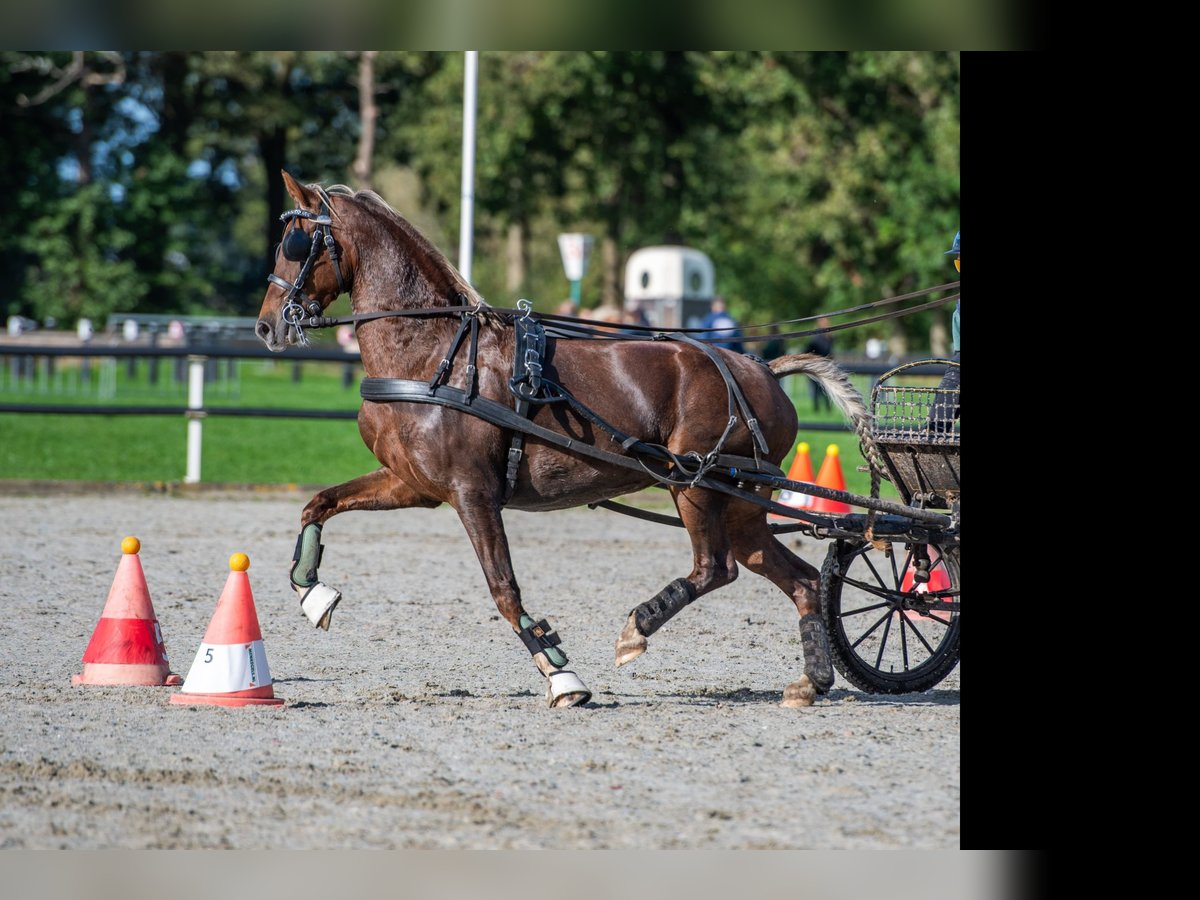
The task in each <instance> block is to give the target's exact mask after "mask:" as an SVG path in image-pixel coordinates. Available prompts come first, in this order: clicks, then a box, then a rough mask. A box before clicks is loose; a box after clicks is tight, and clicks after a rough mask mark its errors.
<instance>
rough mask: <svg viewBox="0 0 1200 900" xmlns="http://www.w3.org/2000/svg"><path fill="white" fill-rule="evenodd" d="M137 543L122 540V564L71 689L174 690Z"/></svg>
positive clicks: (175, 679)
mask: <svg viewBox="0 0 1200 900" xmlns="http://www.w3.org/2000/svg"><path fill="white" fill-rule="evenodd" d="M141 549H142V544H141V541H139V540H138V539H137V538H135V537H127V538H125V540H123V541H121V554H122V555H121V562H120V563H119V564H118V565H117V574H116V577H115V578H113V583H112V587H111V588H110V589H109V592H108V600H107V601H106V602H105V604H104V612H102V613H101V614H100V621H99V623H98V624H97V625H96V629H95V631H93V632H92V639H91V640H90V641H89V642H88V645H87V649H86V650H84V651H83V672H81V673H80V674H79V675H72V676H71V684H99V685H176V684H181V683H182V681H183V679H181V678H180V677H179V676H178V675H175V674H172V672H171V664H170V663H169V662H167V647H166V644H165V642H164V641H163V636H162V629H161V628H159V627H158V619H157V618H156V617H155V615H154V604H152V603H151V602H150V591H149V589H148V588H147V587H146V575H145V573H143V572H142V563H141V560H140V559H139V558H138V551H139V550H141Z"/></svg>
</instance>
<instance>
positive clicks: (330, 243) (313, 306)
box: [267, 203, 349, 345]
mask: <svg viewBox="0 0 1200 900" xmlns="http://www.w3.org/2000/svg"><path fill="white" fill-rule="evenodd" d="M293 219H310V220H312V222H313V223H314V224H315V225H316V226H317V227H316V228H315V229H313V234H312V240H311V241H310V240H309V237H308V234H307V232H305V231H304V229H303V228H301V227H300V225H299V223H297V224H295V225H293V226H292V227H291V228H288V227H287V226H288V223H289V222H291V221H292V220H293ZM279 220H280V221H281V222H283V223H284V228H285V229H286V231H285V234H284V236H283V243H282V245H281V247H282V249H283V255H284V258H285V259H290V260H291V261H292V262H303V263H304V264H303V265H302V266H301V267H300V274H299V275H297V276H296V280H295V281H294V282H291V281H288V280H287V279H286V278H280V277H279V276H278V275H276V274H275V273H274V272H272V273H271V274H270V275H268V276H267V281H268V282H270V283H271V284H274V285H278V286H279V287H281V288H283V289H284V290H285V291H287V295H286V296H285V297H284V298H283V309H282V310H281V311H280V317H281V318H282V319H283V322H284V324H285V325H288V326H289V327H291V328H295V329H296V335H297V340H298V341H299V343H300V344H301V345H306V344H308V336H307V335H306V334H305V333H304V327H303V321H302V320H304V319H306V318H309V319H311V318H312V317H314V316H319V315H320V314H321V304H320V302H319V301H317V300H315V299H313V298H312V297H310V296H309V295H308V294H306V293H305V292H304V283H305V282H306V281H307V280H308V276H309V274H310V273H311V272H312V267H313V264H314V263H316V261H317V257H318V256H320V255H321V250H322V249H324V250H328V251H329V259H330V261H331V262H332V263H333V271H334V274H335V275H337V282H338V293H339V294H344V293H346V292H347V291H349V288H348V287H347V286H346V282H345V281H344V280H343V278H342V266H341V263H340V261H339V260H340V257H341V255H340V253H339V252H338V246H337V242H336V241H335V240H334V239H333V231H332V229H333V219H332V218H331V216H330V211H329V207H328V206H327V205H326V204H325V203H322V204H321V212H320V213H314V212H309V211H308V210H307V209H292V210H288V211H287V212H285V213H283V214H282V215H281V216H280V217H279ZM297 298H299V300H300V302H299V303H297V302H296V301H297Z"/></svg>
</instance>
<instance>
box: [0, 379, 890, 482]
mask: <svg viewBox="0 0 1200 900" xmlns="http://www.w3.org/2000/svg"><path fill="white" fill-rule="evenodd" d="M0 362H7V360H2V359H0ZM296 365H299V366H300V380H299V382H296V381H294V380H293V379H294V372H295V366H296ZM215 367H216V368H215V370H214V380H213V381H212V382H211V383H210V384H208V385H206V387H205V403H206V405H208V406H234V407H285V408H296V409H336V410H357V409H358V406H359V403H360V401H359V396H358V379H359V377H360V376H361V371H360V370H358V369H357V368H356V370H355V371H354V373H353V377H352V378H351V379H350V383H349V386H344V377H343V376H344V372H343V368H344V367H343V366H342V364H340V363H316V362H306V363H303V364H296V363H294V362H293V361H291V360H282V361H275V360H237V361H233V362H232V363H226V362H225V361H219V362H217V363H215ZM173 370H174V366H173V362H172V361H171V360H163V361H161V362H160V364H159V379H158V384H156V385H151V384H150V383H149V379H148V364H147V362H146V361H144V360H143V361H140V362H139V363H138V366H137V369H136V371H135V372H134V373H133V374H132V375H131V374H130V372H129V371H128V368H127V365H126V363H125V361H117V362H114V361H112V360H108V361H99V360H97V361H96V362H95V363H94V364H93V365H92V368H91V372H90V376H89V377H88V378H87V379H84V378H82V377H81V375H80V372H79V370H78V369H77V368H75V367H68V366H66V365H59V366H57V367H56V369H55V371H54V372H53V373H51V372H49V371H47V370H46V367H44V366H42V367H41V368H39V370H38V371H37V372H35V373H34V374H33V376H32V377H25V378H20V379H17V378H14V377H13V373H12V371H11V367H9V366H5V368H4V369H3V370H2V372H0V402H2V403H44V404H63V405H68V404H69V405H85V406H86V405H100V404H103V405H134V406H137V405H179V406H183V405H185V404H186V401H187V388H186V378H185V379H184V380H181V381H178V382H177V381H176V380H175V379H174V377H173ZM785 384H786V385H787V387H788V389H789V390H790V391H792V395H793V400H794V401H795V402H796V403H797V409H798V413H799V416H800V419H801V421H806V420H811V421H830V422H836V421H840V415H839V414H838V413H828V412H824V411H822V412H821V413H814V412H813V410H812V409H811V407H810V401H809V396H808V388H807V381H806V380H805V379H803V378H792V379H788V381H787V382H785ZM864 387H865V386H864V385H860V389H863V388H864ZM203 434H204V436H203V451H202V459H203V462H202V466H201V479H202V480H203V481H204V482H209V483H222V484H335V483H338V482H342V481H346V480H347V479H350V478H353V477H355V476H357V475H361V474H363V473H364V472H368V471H370V470H372V469H374V468H376V467H377V466H378V463H377V462H376V461H375V458H374V456H372V454H371V453H370V451H368V450H367V449H366V447H365V446H364V445H363V442H362V439H361V438H360V437H359V434H358V426H357V424H356V423H355V422H354V421H352V420H333V421H321V420H298V419H275V418H271V419H267V418H242V417H238V418H232V417H219V416H213V417H209V418H206V419H205V420H204V432H203ZM797 440H798V441H801V440H802V441H807V442H808V443H809V445H810V447H811V451H810V452H811V455H812V462H813V469H814V472H815V471H818V470H819V469H820V466H821V461H822V459H823V458H824V455H825V449H826V447H827V445H829V444H831V443H832V444H837V445H838V447H839V448H840V454H841V462H842V471H843V474H844V476H845V479H846V486H847V489H848V490H850V491H852V492H854V493H860V494H866V493H869V489H870V488H869V481H868V478H867V476H866V475H865V474H864V473H860V472H857V471H855V469H856V467H857V466H859V465H861V464H862V462H863V460H862V457H861V454H860V453H859V451H858V444H857V440H856V439H855V438H854V436H853V435H852V434H850V433H848V432H827V431H812V432H809V433H805V432H804V431H803V430H802V431H801V433H800V435H799V436H798V438H797ZM186 448H187V425H186V421H185V419H184V418H183V416H141V415H138V416H116V415H63V414H29V413H0V479H48V480H81V481H129V482H178V481H182V480H183V477H184V473H185V468H186ZM794 453H795V447H792V448H791V449H790V450H789V452H788V456H787V458H785V460H784V462H783V469H784V471H785V472H786V471H788V469H789V466H790V465H791V460H792V456H793V455H794ZM884 491H885V493H884V496H889V497H894V496H895V493H894V492H891V489H890V486H888V485H885V486H884ZM659 496H661V497H662V498H663V500H664V501H665V499H666V497H665V494H661V492H658V491H654V492H651V494H650V495H649V497H659Z"/></svg>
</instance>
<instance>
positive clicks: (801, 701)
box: [779, 675, 817, 709]
mask: <svg viewBox="0 0 1200 900" xmlns="http://www.w3.org/2000/svg"><path fill="white" fill-rule="evenodd" d="M816 699H817V688H816V685H814V684H813V683H812V680H811V679H810V678H809V677H808V676H807V675H801V676H800V680H799V681H793V682H792V683H791V684H789V685H788V686H787V687H785V688H784V689H783V702H782V703H780V704H779V705H780V706H784V707H787V708H788V709H800V708H802V707H805V706H812V705H813V703H815V702H816Z"/></svg>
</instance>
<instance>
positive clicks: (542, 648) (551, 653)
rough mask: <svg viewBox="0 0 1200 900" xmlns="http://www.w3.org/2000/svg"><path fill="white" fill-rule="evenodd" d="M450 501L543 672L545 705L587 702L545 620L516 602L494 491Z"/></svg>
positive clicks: (496, 596)
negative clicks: (531, 613)
mask: <svg viewBox="0 0 1200 900" xmlns="http://www.w3.org/2000/svg"><path fill="white" fill-rule="evenodd" d="M451 502H452V503H453V504H454V506H455V509H457V510H458V516H459V518H460V519H461V520H462V523H463V527H464V528H466V530H467V536H468V537H470V539H471V545H472V546H473V547H474V548H475V555H476V556H478V557H479V565H480V566H481V567H482V568H483V574H484V577H485V578H486V579H487V583H488V588H489V589H490V590H491V592H492V599H493V600H495V601H496V609H497V610H499V611H500V615H502V616H503V617H504V619H505V621H506V622H508V624H509V625H510V626H512V629H513V631H515V632H516V633H517V635H518V636H519V637H520V638H521V640H522V642H524V644H525V647H526V649H528V650H529V653H530V654H531V655H532V656H533V663H534V665H536V666H537V667H538V671H539V672H541V673H542V675H544V676H545V677H546V681H547V685H546V699H547V701H548V702H549V704H550V706H552V707H565V706H578V705H580V704H581V703H587V702H588V700H590V699H591V698H592V692H591V691H590V690H588V688H587V685H585V684H584V683H583V681H582V680H580V678H579V676H578V675H576V674H575V673H574V672H572V671H570V670H569V669H565V668H563V667H564V666H566V665H567V662H568V660H567V655H566V654H565V653H563V651H562V650H561V648H560V646H559V644H560V640H559V637H558V634H557V633H555V632H554V631H553V629H551V627H550V625H549V623H547V622H546V620H545V619H542V620H541V621H540V622H539V621H536V620H535V619H534V618H533V617H532V616H530V615H529V614H528V613H526V612H525V608H524V607H523V606H522V605H521V589H520V587H519V586H518V585H517V578H516V575H514V574H513V568H512V557H511V556H510V555H509V550H508V536H507V535H506V534H505V532H504V521H503V520H502V519H501V517H500V506H499V504H498V503H497V502H496V498H495V494H494V492H488V491H472V492H462V493H460V494H459V496H458V497H457V498H456V499H455V500H453V501H451Z"/></svg>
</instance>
